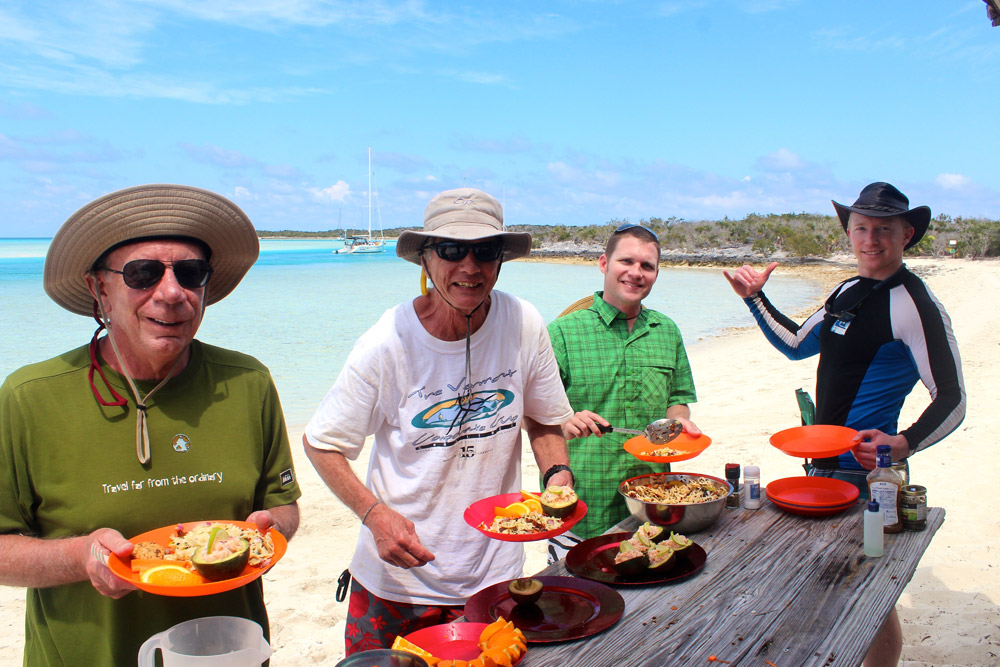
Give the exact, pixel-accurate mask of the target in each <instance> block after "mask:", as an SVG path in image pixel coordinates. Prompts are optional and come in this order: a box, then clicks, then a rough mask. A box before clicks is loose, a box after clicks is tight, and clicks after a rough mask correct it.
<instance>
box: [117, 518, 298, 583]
mask: <svg viewBox="0 0 1000 667" xmlns="http://www.w3.org/2000/svg"><path fill="white" fill-rule="evenodd" d="M130 541H131V542H132V543H133V544H135V550H134V551H133V552H132V556H131V557H126V558H119V557H118V556H116V555H115V554H111V555H110V556H109V557H108V567H109V568H110V569H111V571H112V572H113V573H114V574H115V575H116V576H118V577H119V578H121V579H124V580H125V581H127V582H129V583H131V584H133V585H134V586H135V587H136V588H138V589H140V590H143V591H146V592H147V593H154V594H156V595H168V596H172V597H193V596H199V595H214V594H215V593H222V592H224V591H229V590H233V589H234V588H239V587H240V586H245V585H246V584H248V583H250V582H251V581H253V580H254V579H257V578H258V577H260V576H261V575H262V574H264V572H266V571H267V570H268V569H270V568H271V567H272V566H273V565H274V564H275V563H277V562H278V561H279V560H280V559H281V557H282V556H284V555H285V551H287V550H288V542H287V541H286V540H285V537H284V536H283V535H282V534H281V533H279V532H278V531H277V530H275V529H274V528H272V529H270V530H269V531H268V532H267V534H266V535H265V534H262V533H260V531H259V530H258V529H257V525H256V524H254V523H249V522H247V521H229V520H220V521H192V522H189V523H182V524H175V525H172V526H164V527H163V528H157V529H156V530H150V531H147V532H145V533H141V534H139V535H136V536H135V537H133V538H131V539H130Z"/></svg>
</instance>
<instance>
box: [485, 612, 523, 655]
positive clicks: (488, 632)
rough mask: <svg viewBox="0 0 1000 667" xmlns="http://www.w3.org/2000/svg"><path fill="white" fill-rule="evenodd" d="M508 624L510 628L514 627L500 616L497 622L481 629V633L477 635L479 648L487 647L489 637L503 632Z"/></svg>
mask: <svg viewBox="0 0 1000 667" xmlns="http://www.w3.org/2000/svg"><path fill="white" fill-rule="evenodd" d="M508 624H509V625H510V626H511V627H513V625H514V624H513V623H511V622H510V621H508V620H507V619H506V618H504V617H503V616H500V617H498V618H497V620H495V621H493V622H492V623H490V624H489V625H487V626H486V627H485V628H483V631H482V632H480V633H479V648H486V647H487V646H488V645H489V641H490V637H492V636H493V635H495V634H496V633H498V632H500V631H501V630H503V629H504V628H505V627H506V626H507V625H508Z"/></svg>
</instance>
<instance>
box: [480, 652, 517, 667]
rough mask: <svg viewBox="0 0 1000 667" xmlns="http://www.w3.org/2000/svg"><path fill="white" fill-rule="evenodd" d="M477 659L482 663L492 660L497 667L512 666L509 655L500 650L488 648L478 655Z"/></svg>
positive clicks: (512, 662)
mask: <svg viewBox="0 0 1000 667" xmlns="http://www.w3.org/2000/svg"><path fill="white" fill-rule="evenodd" d="M479 657H480V658H482V659H483V662H486V661H487V660H492V661H493V664H494V665H496V666H497V667H511V666H512V665H513V664H514V661H513V660H512V659H511V657H510V654H509V653H507V651H506V650H504V649H502V648H488V649H486V650H485V651H483V652H482V653H480V654H479Z"/></svg>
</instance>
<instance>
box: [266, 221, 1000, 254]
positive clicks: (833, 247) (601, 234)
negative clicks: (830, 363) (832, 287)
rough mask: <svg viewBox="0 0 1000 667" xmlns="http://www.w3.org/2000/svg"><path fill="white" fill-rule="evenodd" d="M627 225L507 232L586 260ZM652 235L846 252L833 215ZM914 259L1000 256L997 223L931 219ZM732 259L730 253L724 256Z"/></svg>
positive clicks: (780, 250)
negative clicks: (923, 257) (520, 233)
mask: <svg viewBox="0 0 1000 667" xmlns="http://www.w3.org/2000/svg"><path fill="white" fill-rule="evenodd" d="M624 222H626V221H625V220H611V221H609V222H607V223H605V224H603V225H581V226H567V225H511V226H509V227H508V229H509V230H511V231H518V232H530V233H531V237H532V248H533V249H536V250H542V251H551V250H552V249H553V248H554V247H555V248H558V250H557V251H556V252H555V253H553V254H563V255H587V254H593V252H594V248H599V247H601V246H603V244H604V242H605V241H606V240H607V238H608V236H610V235H611V232H612V231H614V230H615V228H617V227H618V226H619V225H621V224H622V223H624ZM638 222H639V224H641V225H645V226H647V227H649V228H650V229H652V230H653V231H655V232H656V234H657V235H658V236H659V237H660V245H661V247H662V249H663V252H664V255H666V256H667V257H669V256H670V255H671V254H673V255H685V256H688V257H691V256H698V255H709V256H718V255H719V253H720V250H725V249H737V250H741V251H742V253H736V254H742V255H744V256H756V257H762V258H766V257H771V256H775V255H781V256H786V257H802V258H825V257H830V256H831V255H834V254H838V253H844V252H848V253H849V252H850V246H849V244H848V243H847V238H846V236H845V235H844V230H843V228H842V227H841V225H840V220H839V219H838V218H836V217H835V216H832V215H817V214H811V213H786V214H783V215H776V214H769V215H758V214H750V215H748V216H746V217H745V218H743V219H741V220H730V219H729V218H723V219H722V220H714V221H688V220H683V219H680V218H676V217H670V218H666V219H664V218H655V217H653V218H648V219H642V220H639V221H638ZM407 229H410V230H419V229H421V228H420V227H398V228H394V229H386V230H385V231H384V233H385V236H387V237H389V238H394V237H397V236H399V234H400V233H401V232H403V231H404V230H407ZM257 235H258V236H260V237H262V238H263V237H268V238H273V237H281V238H338V237H341V236H343V235H344V231H343V230H327V231H325V232H303V231H294V230H281V231H265V230H258V231H257ZM907 253H908V254H912V255H925V256H932V255H951V256H955V257H966V258H981V257H1000V221H998V220H987V219H985V218H963V217H956V218H952V217H951V216H948V215H943V214H941V215H938V216H937V217H935V218H934V219H933V220H931V223H930V226H929V227H928V229H927V233H926V234H925V235H924V237H923V238H922V239H921V240H920V242H919V243H918V244H917V245H916V246H914V247H913V248H910V250H908V251H907ZM727 254H732V253H727Z"/></svg>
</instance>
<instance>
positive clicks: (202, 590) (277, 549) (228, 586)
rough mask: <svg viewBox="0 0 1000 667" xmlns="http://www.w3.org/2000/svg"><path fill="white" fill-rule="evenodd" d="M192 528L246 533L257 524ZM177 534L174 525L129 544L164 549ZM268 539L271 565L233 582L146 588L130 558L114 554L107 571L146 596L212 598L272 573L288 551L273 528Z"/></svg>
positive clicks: (250, 567)
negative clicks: (226, 528)
mask: <svg viewBox="0 0 1000 667" xmlns="http://www.w3.org/2000/svg"><path fill="white" fill-rule="evenodd" d="M187 523H190V524H192V525H194V524H199V523H229V524H232V525H234V526H239V527H240V528H246V529H248V530H257V524H254V523H249V522H247V521H230V520H228V519H220V520H215V521H207V522H206V521H191V522H187ZM176 530H177V524H173V525H171V526H164V527H163V528H157V529H156V530H150V531H147V532H145V533H142V534H140V535H136V536H135V537H133V538H131V539H130V540H129V541H130V542H156V543H157V544H159V545H160V546H163V547H166V546H167V545H168V544H169V543H170V538H171V536H172V535H174V533H175V531H176ZM268 534H270V536H271V541H272V542H274V555H273V556H272V557H271V563H270V564H269V565H267V566H265V567H256V566H253V565H247V566H246V567H245V568H244V569H243V573H242V574H240V575H239V576H237V577H233V578H232V579H223V580H222V581H207V580H206V581H205V583H201V584H190V585H188V586H165V585H162V584H146V583H143V582H142V580H141V579H140V578H139V577H140V573H138V572H133V571H132V566H131V565H130V563H129V561H130V560H131V559H130V558H126V559H125V560H122V559H120V558H118V556H116V555H115V554H111V555H110V556H109V557H108V567H109V568H110V569H111V571H112V572H113V573H114V574H115V575H116V576H118V577H119V578H121V579H124V580H125V581H127V582H129V583H130V584H132V585H133V586H135V587H136V588H138V589H139V590H143V591H146V592H147V593H154V594H156V595H168V596H171V597H196V596H199V595H214V594H216V593H223V592H225V591H231V590H233V589H234V588H239V587H240V586H245V585H247V584H249V583H250V582H251V581H253V580H254V579H257V578H258V577H260V576H261V575H262V574H264V573H265V572H267V571H268V570H269V569H271V568H272V567H273V566H274V564H275V563H277V562H278V561H279V560H281V557H282V556H284V555H285V552H286V551H287V550H288V541H287V540H285V536H284V535H282V534H281V533H279V532H278V531H276V530H275V529H274V528H272V529H271V530H270V531H268Z"/></svg>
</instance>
